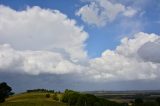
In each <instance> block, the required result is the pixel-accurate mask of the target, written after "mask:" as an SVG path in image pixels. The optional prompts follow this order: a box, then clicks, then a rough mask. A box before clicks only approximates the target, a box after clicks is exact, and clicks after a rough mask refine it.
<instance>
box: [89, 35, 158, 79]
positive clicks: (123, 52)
mask: <svg viewBox="0 0 160 106" xmlns="http://www.w3.org/2000/svg"><path fill="white" fill-rule="evenodd" d="M159 38H160V37H159V36H158V35H155V34H147V33H142V32H140V33H137V34H135V35H134V37H133V38H128V37H125V38H123V39H122V40H121V44H120V45H119V46H117V48H116V49H115V50H106V51H105V52H103V53H102V56H101V57H98V58H95V59H92V60H90V65H91V66H90V70H89V73H90V74H91V75H92V77H94V79H96V80H101V81H110V80H149V79H156V78H159V75H160V74H159V72H160V70H159V69H160V63H154V62H152V61H145V60H144V59H143V57H141V55H139V53H138V51H139V50H140V49H141V47H142V46H143V45H144V44H146V43H147V42H153V43H154V42H157V39H159ZM152 47H153V46H151V48H148V49H147V50H148V51H151V52H154V50H155V49H160V48H159V46H155V47H154V49H153V48H152ZM146 54H147V56H148V55H149V53H148V52H145V51H144V52H143V54H142V55H146ZM155 55H156V56H155V57H159V54H158V53H155ZM151 56H153V55H152V54H150V56H149V57H151ZM153 58H154V57H153Z"/></svg>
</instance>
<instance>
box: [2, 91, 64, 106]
mask: <svg viewBox="0 0 160 106" xmlns="http://www.w3.org/2000/svg"><path fill="white" fill-rule="evenodd" d="M46 94H47V93H23V94H17V95H14V96H11V97H9V98H8V99H7V100H6V101H5V102H4V103H0V106H66V104H64V103H62V102H58V101H54V100H53V99H52V95H54V94H52V93H50V95H51V97H50V98H46ZM58 97H59V98H61V94H59V95H58Z"/></svg>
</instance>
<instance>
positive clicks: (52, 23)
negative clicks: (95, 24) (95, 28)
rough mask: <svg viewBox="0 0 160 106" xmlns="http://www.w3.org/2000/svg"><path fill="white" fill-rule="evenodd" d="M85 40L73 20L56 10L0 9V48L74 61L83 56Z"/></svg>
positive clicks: (84, 36) (1, 7)
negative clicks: (60, 55) (54, 53)
mask: <svg viewBox="0 0 160 106" xmlns="http://www.w3.org/2000/svg"><path fill="white" fill-rule="evenodd" d="M87 37H88V34H87V33H86V32H85V31H84V30H83V28H82V27H79V26H77V25H76V21H75V20H72V19H69V18H67V16H66V15H65V14H62V13H61V12H60V11H58V10H50V9H42V8H40V7H36V6H35V7H32V8H27V9H26V10H23V11H16V10H13V9H11V8H9V7H6V6H2V5H1V6H0V44H3V43H7V44H10V45H12V46H13V47H14V48H15V49H18V50H53V51H54V50H56V51H57V50H58V51H61V52H64V53H66V54H68V55H69V56H70V57H71V58H72V60H77V59H82V58H86V56H87V52H86V51H85V50H84V47H85V44H84V42H85V40H86V39H87Z"/></svg>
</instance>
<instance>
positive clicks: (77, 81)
mask: <svg viewBox="0 0 160 106" xmlns="http://www.w3.org/2000/svg"><path fill="white" fill-rule="evenodd" d="M159 13H160V1H159V0H67V1H66V0H57V1H56V0H0V82H3V81H5V82H7V83H9V84H10V85H11V86H12V87H13V90H14V91H15V92H22V91H25V90H27V89H34V88H47V89H55V90H64V89H73V90H79V91H89V90H159V89H160V82H159V80H160V30H159V28H160V14H159Z"/></svg>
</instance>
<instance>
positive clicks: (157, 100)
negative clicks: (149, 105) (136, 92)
mask: <svg viewBox="0 0 160 106" xmlns="http://www.w3.org/2000/svg"><path fill="white" fill-rule="evenodd" d="M156 102H157V103H158V104H159V105H160V97H158V98H156Z"/></svg>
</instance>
